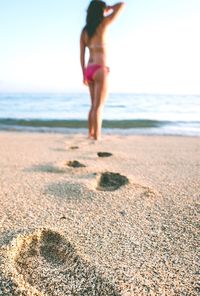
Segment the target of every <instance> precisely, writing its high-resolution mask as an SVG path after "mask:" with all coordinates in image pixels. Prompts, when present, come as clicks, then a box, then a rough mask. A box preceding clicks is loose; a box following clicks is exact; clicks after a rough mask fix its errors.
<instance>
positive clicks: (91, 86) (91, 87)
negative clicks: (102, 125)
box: [88, 82, 94, 139]
mask: <svg viewBox="0 0 200 296" xmlns="http://www.w3.org/2000/svg"><path fill="white" fill-rule="evenodd" d="M89 91H90V98H91V108H90V111H89V114H88V129H89V138H92V139H93V138H94V124H93V121H92V106H93V103H94V82H91V83H90V84H89Z"/></svg>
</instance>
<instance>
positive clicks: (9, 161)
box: [0, 132, 200, 296]
mask: <svg viewBox="0 0 200 296" xmlns="http://www.w3.org/2000/svg"><path fill="white" fill-rule="evenodd" d="M99 152H101V153H102V152H107V153H111V155H109V157H99V156H98V153H99ZM107 156H108V155H107ZM77 162H78V163H80V164H82V165H83V166H82V165H81V166H79V165H77ZM73 163H75V164H76V165H73V166H69V165H68V164H73ZM199 197H200V138H195V137H167V136H165V137H162V136H121V135H112V136H110V135H106V136H104V138H103V140H102V141H101V142H93V141H91V140H87V139H86V138H85V136H84V135H79V134H76V135H66V134H45V133H44V134H43V133H25V132H19V133H16V132H1V133H0V295H5V296H6V295H14V296H15V295H24V296H25V295H27V296H29V295H35V296H39V295H48V296H49V295H53V296H54V295H58V296H64V295H80V296H81V295H102V296H103V295H105V296H106V295H108V296H109V295H123V296H129V295H134V296H135V295H136V296H137V295H138V296H140V295H160V296H165V295H167V296H168V295H169V296H173V295H180V296H189V295H199V293H200V286H199V285H198V276H199V266H198V262H199V261H198V244H199V228H198V225H199V224H198V210H199Z"/></svg>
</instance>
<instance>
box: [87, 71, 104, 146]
mask: <svg viewBox="0 0 200 296" xmlns="http://www.w3.org/2000/svg"><path fill="white" fill-rule="evenodd" d="M107 93H108V70H107V69H106V68H101V69H99V70H98V71H97V72H96V74H95V76H94V98H93V105H92V111H91V121H92V126H94V139H95V140H99V139H100V138H101V128H102V111H103V107H104V104H105V100H106V97H107Z"/></svg>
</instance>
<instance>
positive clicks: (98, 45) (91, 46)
mask: <svg viewBox="0 0 200 296" xmlns="http://www.w3.org/2000/svg"><path fill="white" fill-rule="evenodd" d="M105 46H106V44H91V45H88V48H90V49H94V48H104V47H105Z"/></svg>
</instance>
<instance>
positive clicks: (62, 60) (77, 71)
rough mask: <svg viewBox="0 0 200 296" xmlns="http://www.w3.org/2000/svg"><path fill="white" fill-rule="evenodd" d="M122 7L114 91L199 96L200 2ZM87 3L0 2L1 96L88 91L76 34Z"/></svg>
mask: <svg viewBox="0 0 200 296" xmlns="http://www.w3.org/2000/svg"><path fill="white" fill-rule="evenodd" d="M114 3H116V2H113V1H107V4H108V5H112V4H114ZM125 3H126V6H125V9H124V10H123V12H122V13H121V15H120V16H119V17H118V19H117V20H116V21H115V22H114V23H113V24H112V25H111V26H110V28H109V35H108V47H109V65H108V66H109V67H110V69H111V72H110V74H109V76H110V77H109V84H110V87H109V89H110V92H120V93H123V92H126V93H130V92H132V93H159V94H200V38H199V31H200V0H137V1H136V0H127V1H125ZM88 4H89V1H85V0H76V1H69V0H28V1H27V0H0V92H18V91H19V92H29V91H31V92H86V91H87V88H86V87H85V86H84V85H83V84H82V73H81V68H80V62H79V36H80V32H81V29H82V27H83V26H84V24H85V17H86V9H87V7H88Z"/></svg>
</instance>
